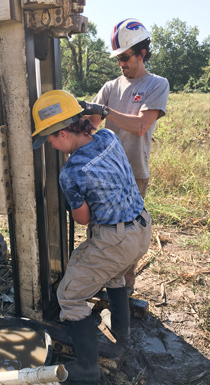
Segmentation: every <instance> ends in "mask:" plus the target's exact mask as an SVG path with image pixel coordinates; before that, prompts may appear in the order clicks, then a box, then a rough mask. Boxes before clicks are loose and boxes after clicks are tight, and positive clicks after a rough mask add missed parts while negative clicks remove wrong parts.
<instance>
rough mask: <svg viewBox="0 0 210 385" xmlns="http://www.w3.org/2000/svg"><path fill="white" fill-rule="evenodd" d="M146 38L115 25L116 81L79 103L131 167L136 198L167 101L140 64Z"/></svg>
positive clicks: (165, 88) (161, 83)
mask: <svg viewBox="0 0 210 385" xmlns="http://www.w3.org/2000/svg"><path fill="white" fill-rule="evenodd" d="M149 44H150V35H149V32H148V31H147V30H146V28H145V27H144V25H143V24H142V23H141V22H140V21H139V20H136V19H126V20H123V21H122V22H119V23H118V24H116V25H115V26H114V28H113V31H112V35H111V45H112V53H111V55H110V57H111V58H112V57H116V56H117V58H118V60H119V66H120V67H121V70H122V75H121V76H119V77H118V78H117V79H115V80H111V81H108V82H107V83H105V84H104V86H103V87H102V88H101V90H100V91H99V92H98V94H97V95H96V96H95V98H94V99H93V103H92V104H91V103H86V102H84V101H82V102H81V105H82V106H83V108H84V109H85V111H84V114H87V115H92V116H91V117H89V119H90V120H91V122H92V123H93V124H94V126H95V127H98V126H99V124H100V123H101V119H104V118H106V123H105V127H106V128H109V129H111V130H112V131H114V132H115V133H116V134H117V135H118V137H119V138H120V140H121V143H122V145H123V148H124V150H125V153H126V155H127V157H128V160H129V162H130V164H131V167H132V170H133V173H134V176H135V179H136V183H137V185H138V188H139V190H140V193H141V196H142V197H143V198H145V195H146V190H147V186H148V182H149V156H150V150H151V139H152V135H153V132H154V129H155V125H156V123H157V120H158V119H159V118H161V117H162V116H164V115H165V113H166V105H167V100H168V95H169V83H168V80H167V79H165V78H163V77H160V76H157V75H154V74H152V73H148V72H147V70H146V68H145V66H144V63H145V62H147V63H148V60H149V59H150V57H151V52H150V50H149ZM125 279H126V284H127V287H128V293H129V292H132V290H133V286H134V283H135V266H133V267H132V268H131V269H130V271H128V272H127V273H126V275H125Z"/></svg>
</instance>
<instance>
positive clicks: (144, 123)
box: [107, 108, 159, 136]
mask: <svg viewBox="0 0 210 385" xmlns="http://www.w3.org/2000/svg"><path fill="white" fill-rule="evenodd" d="M109 111H110V112H109V115H108V116H107V120H109V121H110V122H111V123H113V124H115V125H116V126H118V127H119V128H121V129H122V130H125V131H128V132H131V133H132V134H135V135H137V136H142V135H144V134H145V132H146V131H147V130H148V129H149V128H150V127H151V125H152V124H153V123H154V122H155V120H157V118H158V115H159V110H145V111H140V112H139V115H137V116H136V115H128V114H122V113H121V112H117V111H115V110H112V109H111V108H110V109H109Z"/></svg>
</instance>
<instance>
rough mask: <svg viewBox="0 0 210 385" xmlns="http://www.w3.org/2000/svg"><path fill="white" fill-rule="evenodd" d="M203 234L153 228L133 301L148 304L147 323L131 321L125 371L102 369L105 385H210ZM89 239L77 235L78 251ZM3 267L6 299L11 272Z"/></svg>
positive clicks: (0, 305) (209, 274)
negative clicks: (197, 242) (199, 244)
mask: <svg viewBox="0 0 210 385" xmlns="http://www.w3.org/2000/svg"><path fill="white" fill-rule="evenodd" d="M201 231H202V228H200V227H199V225H198V227H196V226H194V227H192V228H185V229H180V228H179V229H178V228H175V227H171V228H166V227H160V226H153V236H152V242H151V245H150V248H149V251H148V253H147V254H146V255H145V256H144V257H143V259H142V260H141V261H139V264H138V266H137V269H136V283H135V290H134V293H133V295H132V296H133V298H136V299H141V300H145V301H148V303H149V315H148V317H147V319H140V318H136V317H133V316H132V317H131V342H130V344H129V347H128V350H127V351H126V352H125V355H124V360H123V363H122V365H121V367H120V369H109V368H105V367H103V365H102V366H101V368H102V378H101V380H100V383H99V384H100V385H209V384H210V350H209V342H210V332H209V331H208V330H210V302H209V299H210V255H209V253H207V252H201V251H198V250H196V249H195V248H194V247H193V246H192V245H195V242H194V241H195V240H196V237H197V234H198V232H201ZM83 237H84V228H83V227H81V228H79V229H77V232H76V236H75V245H77V244H78V243H80V242H81V240H82V239H83ZM10 270H11V269H10V267H9V268H6V267H5V266H4V265H1V269H0V271H1V273H0V309H1V310H0V313H1V314H4V311H5V310H4V308H5V306H8V303H6V302H4V300H3V298H4V299H5V297H2V295H3V294H7V295H9V297H10V298H11V295H12V290H11V287H10V286H11V282H12V281H11V271H10Z"/></svg>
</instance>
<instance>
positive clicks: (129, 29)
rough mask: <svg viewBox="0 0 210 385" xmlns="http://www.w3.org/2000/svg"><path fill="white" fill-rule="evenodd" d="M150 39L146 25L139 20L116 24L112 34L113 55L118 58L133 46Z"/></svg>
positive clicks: (127, 20) (128, 20)
mask: <svg viewBox="0 0 210 385" xmlns="http://www.w3.org/2000/svg"><path fill="white" fill-rule="evenodd" d="M149 37H150V34H149V32H148V31H147V30H146V28H145V27H144V25H143V24H142V23H140V21H139V20H137V19H126V20H123V21H121V22H120V23H118V24H116V25H115V26H114V28H113V30H112V34H111V46H112V53H111V55H110V57H114V56H117V55H119V54H121V53H123V52H125V51H126V50H127V49H129V48H131V47H132V46H133V45H135V44H137V43H139V42H140V41H143V40H145V39H147V38H149Z"/></svg>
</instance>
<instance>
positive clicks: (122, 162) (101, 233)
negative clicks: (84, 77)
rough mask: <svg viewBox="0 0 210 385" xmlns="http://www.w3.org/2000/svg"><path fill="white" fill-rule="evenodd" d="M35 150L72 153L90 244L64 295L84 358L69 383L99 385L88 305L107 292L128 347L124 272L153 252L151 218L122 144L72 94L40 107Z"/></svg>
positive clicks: (67, 181)
mask: <svg viewBox="0 0 210 385" xmlns="http://www.w3.org/2000/svg"><path fill="white" fill-rule="evenodd" d="M32 112H33V118H34V121H35V132H34V134H33V135H34V136H35V135H37V139H36V140H35V142H34V144H33V148H39V147H40V146H41V145H43V144H44V143H45V142H46V141H47V142H48V143H50V144H51V146H52V147H53V148H55V149H57V150H60V151H63V152H64V153H65V154H66V153H69V154H70V157H69V158H68V160H67V161H66V163H65V164H64V166H63V168H62V170H61V172H60V177H59V182H60V186H61V188H62V190H63V192H64V195H65V197H66V199H67V201H68V204H69V206H70V207H71V211H72V216H73V218H74V220H75V221H77V222H78V223H79V224H83V225H85V224H89V225H88V235H87V240H86V241H85V242H83V243H82V244H80V245H79V246H78V247H77V248H76V249H75V250H74V251H73V252H72V254H71V258H70V260H69V262H68V265H67V268H66V271H65V274H64V277H63V278H62V280H61V282H60V284H59V287H58V290H57V297H58V302H59V305H60V308H61V311H60V320H61V321H63V322H65V323H66V324H67V326H68V328H69V332H70V334H71V337H72V341H73V344H74V347H75V351H76V355H77V359H76V360H75V361H69V362H67V363H66V364H65V366H66V369H67V370H68V380H70V381H80V382H81V381H82V382H90V383H93V382H94V381H98V380H99V378H100V369H99V365H98V354H99V353H98V345H97V337H96V332H95V326H94V323H93V319H92V315H91V308H90V307H89V306H88V303H87V301H86V300H87V299H88V298H91V297H93V296H94V295H95V294H96V293H97V292H98V291H99V290H100V289H101V288H102V287H106V289H107V293H108V296H109V300H110V307H111V318H110V319H109V322H110V324H109V328H110V330H111V332H112V333H113V335H114V336H115V338H116V339H117V340H118V343H120V344H123V345H125V344H127V343H129V336H130V311H129V303H128V297H127V290H126V287H125V279H124V274H125V272H126V271H127V270H128V269H129V268H130V266H131V265H132V264H133V263H135V262H136V261H137V260H138V259H139V258H140V257H141V256H143V255H144V254H145V253H146V252H147V250H148V247H149V243H150V238H151V218H150V214H149V213H148V211H147V210H146V209H145V208H144V203H143V199H142V197H141V195H140V193H139V190H138V187H137V185H136V182H135V178H134V175H133V172H132V170H131V166H130V164H129V162H128V160H127V157H126V155H125V152H124V150H123V148H122V145H121V142H120V140H119V138H118V137H117V136H116V135H115V134H114V133H113V132H112V131H110V130H107V129H102V130H99V131H98V132H96V133H95V134H94V135H92V131H94V130H95V128H94V127H93V125H92V124H91V123H90V122H89V120H84V119H82V118H81V117H82V115H81V113H82V112H83V110H82V108H81V106H80V105H79V104H78V102H77V101H76V100H75V98H74V97H73V96H72V95H70V94H69V93H67V92H65V91H61V90H53V91H49V92H46V93H45V94H43V95H42V96H40V98H39V99H38V100H37V101H36V102H35V104H34V107H33V111H32Z"/></svg>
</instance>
